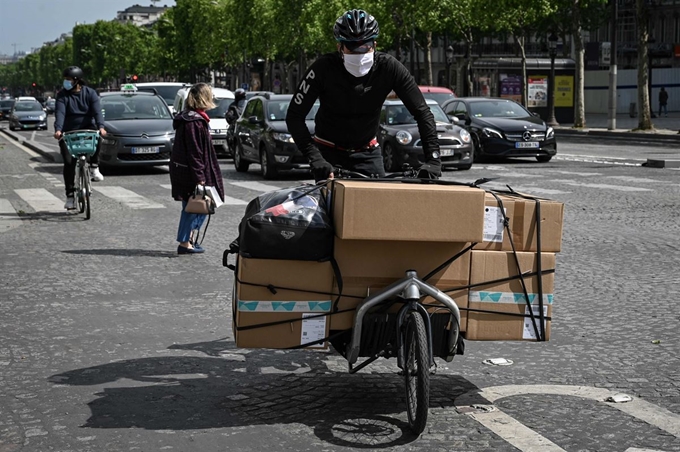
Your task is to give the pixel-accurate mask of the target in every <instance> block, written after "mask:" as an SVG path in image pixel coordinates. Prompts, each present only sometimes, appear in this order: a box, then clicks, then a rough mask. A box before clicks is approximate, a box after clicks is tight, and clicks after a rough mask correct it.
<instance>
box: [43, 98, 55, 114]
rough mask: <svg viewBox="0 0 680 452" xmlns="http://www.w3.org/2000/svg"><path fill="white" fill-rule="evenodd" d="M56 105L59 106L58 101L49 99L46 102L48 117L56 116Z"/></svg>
mask: <svg viewBox="0 0 680 452" xmlns="http://www.w3.org/2000/svg"><path fill="white" fill-rule="evenodd" d="M56 105H57V100H56V99H48V100H47V101H46V102H45V111H46V112H47V114H48V115H49V114H54V109H55V107H56Z"/></svg>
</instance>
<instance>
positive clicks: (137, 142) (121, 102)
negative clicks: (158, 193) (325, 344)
mask: <svg viewBox="0 0 680 452" xmlns="http://www.w3.org/2000/svg"><path fill="white" fill-rule="evenodd" d="M101 106H102V110H103V113H104V124H105V128H106V132H107V133H106V136H105V137H102V142H101V151H100V154H99V162H100V164H101V165H104V166H156V165H167V164H168V163H169V162H170V152H171V151H172V142H173V141H174V139H175V130H174V129H173V128H172V120H173V116H172V114H171V113H170V109H169V108H168V105H167V104H166V103H165V101H164V100H163V98H161V97H160V95H157V94H153V93H152V92H147V91H118V92H108V93H102V94H101Z"/></svg>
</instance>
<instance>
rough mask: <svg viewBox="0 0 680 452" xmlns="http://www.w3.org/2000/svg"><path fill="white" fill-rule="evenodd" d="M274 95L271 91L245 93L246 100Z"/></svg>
mask: <svg viewBox="0 0 680 452" xmlns="http://www.w3.org/2000/svg"><path fill="white" fill-rule="evenodd" d="M274 94H276V93H274V92H273V91H246V100H248V99H250V98H251V97H255V96H272V95H274Z"/></svg>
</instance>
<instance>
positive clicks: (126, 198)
mask: <svg viewBox="0 0 680 452" xmlns="http://www.w3.org/2000/svg"><path fill="white" fill-rule="evenodd" d="M93 188H94V190H95V191H97V192H99V193H101V194H102V195H104V196H106V197H107V198H111V199H113V200H114V201H118V202H120V203H121V204H124V205H125V206H127V207H129V208H131V209H164V208H165V206H164V205H163V204H158V203H157V202H154V201H151V200H150V199H148V198H145V197H144V196H142V195H138V194H137V193H135V192H133V191H130V190H128V189H126V188H123V187H117V186H104V187H102V186H94V187H93Z"/></svg>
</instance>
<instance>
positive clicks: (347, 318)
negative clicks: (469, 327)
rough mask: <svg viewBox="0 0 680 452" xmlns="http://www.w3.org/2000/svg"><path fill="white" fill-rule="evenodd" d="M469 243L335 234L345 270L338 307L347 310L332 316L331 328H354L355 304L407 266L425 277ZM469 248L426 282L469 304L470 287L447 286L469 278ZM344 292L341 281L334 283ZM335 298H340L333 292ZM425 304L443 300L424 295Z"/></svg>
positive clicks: (336, 252) (463, 315) (460, 284)
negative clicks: (374, 238) (407, 240)
mask: <svg viewBox="0 0 680 452" xmlns="http://www.w3.org/2000/svg"><path fill="white" fill-rule="evenodd" d="M469 245H470V244H469V243H437V242H400V241H384V240H343V239H339V238H336V239H335V250H334V255H335V260H336V261H337V263H338V267H339V269H340V274H341V275H342V283H343V287H342V293H343V296H342V297H341V298H340V301H339V305H338V307H339V310H340V311H343V310H348V312H344V313H336V314H333V315H332V316H331V320H330V321H331V329H332V330H342V329H348V328H352V326H353V324H354V316H355V313H356V311H355V309H356V307H357V306H358V305H359V303H360V302H361V301H363V299H364V298H366V297H367V296H368V295H370V294H372V293H375V292H377V291H378V290H380V289H383V288H385V287H386V286H388V285H389V284H391V283H393V282H395V281H397V280H398V279H401V278H403V277H404V276H406V270H415V271H416V272H417V273H418V277H419V278H421V279H423V278H424V277H425V276H426V275H427V274H429V273H430V272H431V271H433V270H435V269H436V268H437V267H439V266H440V265H441V264H443V263H444V262H446V261H447V260H448V259H450V258H451V257H453V256H456V255H457V254H459V253H462V252H463V251H464V250H465V249H466V248H467V247H469ZM470 253H471V251H467V252H465V253H463V254H462V255H461V256H460V257H458V258H457V259H456V260H455V261H453V262H452V263H450V264H449V265H447V266H446V267H445V268H443V269H442V270H440V271H439V272H437V273H436V274H435V275H434V276H432V277H431V278H430V279H429V280H428V281H426V282H427V283H429V284H431V285H433V286H436V287H437V288H439V289H440V290H442V291H445V292H446V293H447V295H449V296H450V297H451V298H453V300H454V301H455V302H456V304H457V305H458V307H459V308H466V307H467V304H468V302H467V289H459V290H453V291H450V292H449V291H448V290H449V289H454V288H458V287H465V286H467V284H468V279H469V273H470ZM333 292H334V293H339V287H338V284H337V281H336V283H335V285H334V287H333ZM334 301H335V298H334ZM422 302H423V303H425V304H438V302H436V301H435V300H434V299H433V298H431V297H425V298H424V299H423V300H422ZM399 307H401V305H395V306H393V308H392V309H391V311H390V312H396V311H397V310H398V309H399ZM429 310H430V311H431V312H433V311H435V310H436V311H437V312H447V311H442V308H430V309H429ZM466 323H467V320H466V312H465V311H464V310H461V328H462V329H463V330H464V329H465V326H466Z"/></svg>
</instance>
